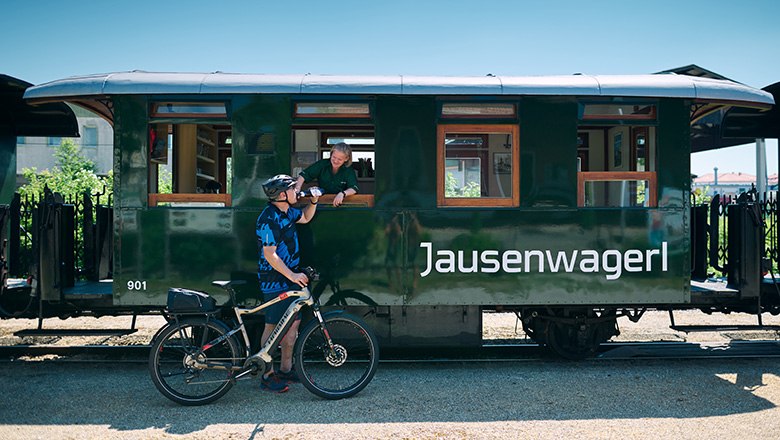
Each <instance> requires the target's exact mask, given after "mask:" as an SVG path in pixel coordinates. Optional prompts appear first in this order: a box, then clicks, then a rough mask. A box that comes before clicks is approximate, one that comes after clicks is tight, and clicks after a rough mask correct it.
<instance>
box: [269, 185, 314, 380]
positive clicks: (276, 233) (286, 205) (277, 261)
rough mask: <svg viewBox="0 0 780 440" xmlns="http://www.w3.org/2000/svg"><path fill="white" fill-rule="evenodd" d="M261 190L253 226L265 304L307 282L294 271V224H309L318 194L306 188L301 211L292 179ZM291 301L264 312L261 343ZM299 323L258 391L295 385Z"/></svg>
mask: <svg viewBox="0 0 780 440" xmlns="http://www.w3.org/2000/svg"><path fill="white" fill-rule="evenodd" d="M263 191H264V192H265V195H266V196H267V197H268V206H266V207H265V209H263V212H262V213H261V214H260V216H259V217H258V218H257V224H256V231H255V232H256V235H257V247H258V253H259V254H260V259H259V262H258V268H257V278H258V280H259V282H260V290H261V291H262V292H263V297H264V301H268V300H271V299H273V298H276V297H277V296H279V294H281V293H283V292H287V291H290V290H298V288H299V287H305V286H306V285H307V284H308V283H309V279H308V278H307V277H306V275H305V274H303V273H300V272H298V264H299V262H300V261H299V260H300V257H299V248H298V232H297V231H296V227H295V225H296V224H297V223H301V224H303V223H308V222H309V221H311V219H312V218H313V217H314V214H315V212H316V210H317V201H318V200H319V196H320V195H322V192H321V191H320V190H319V189H318V188H310V189H309V191H310V193H311V196H312V197H311V203H309V204H308V205H307V206H306V207H305V208H304V209H303V210H301V209H298V208H295V207H294V206H293V205H294V204H296V203H297V202H298V193H297V191H296V188H295V179H293V178H292V177H290V176H288V175H286V174H279V175H276V176H274V177H271V178H270V179H268V180H266V181H265V183H263ZM293 299H294V298H288V299H286V300H283V301H281V302H279V303H277V304H275V305H273V306H271V307H269V308H268V309H266V312H265V328H264V329H263V337H262V343H265V341H266V340H267V339H268V337H269V336H270V335H271V332H272V331H273V329H274V327H276V324H278V323H279V320H280V319H281V317H282V315H283V314H284V312H285V311H286V310H287V307H288V306H289V305H290V303H291V302H292V301H293ZM300 322H301V321H300V316H298V317H296V319H295V320H294V321H293V323H292V325H291V327H290V329H289V330H288V331H287V333H286V334H285V335H284V337H283V338H282V342H281V347H282V350H281V351H282V353H281V354H282V359H281V365H280V367H279V371H278V372H277V373H276V374H274V370H273V366H271V368H269V370H268V371H267V372H266V373H265V374H264V375H263V379H262V382H261V384H260V388H261V389H262V390H265V391H271V392H276V393H283V392H285V391H287V390H288V389H289V388H288V383H290V382H298V377H297V375H296V374H295V372H294V371H293V370H292V367H293V365H292V356H293V349H294V347H295V340H296V338H297V337H298V327H299V325H300Z"/></svg>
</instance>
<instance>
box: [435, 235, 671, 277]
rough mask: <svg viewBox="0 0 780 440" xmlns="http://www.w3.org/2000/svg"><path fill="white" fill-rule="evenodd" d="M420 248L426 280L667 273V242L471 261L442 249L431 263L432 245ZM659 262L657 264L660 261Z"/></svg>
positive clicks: (477, 255) (486, 255)
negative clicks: (483, 275)
mask: <svg viewBox="0 0 780 440" xmlns="http://www.w3.org/2000/svg"><path fill="white" fill-rule="evenodd" d="M420 247H421V248H423V249H425V250H426V253H427V256H426V259H425V261H426V267H425V270H424V271H422V272H420V276H422V277H425V276H428V274H430V273H431V271H433V270H436V272H438V273H456V272H460V273H498V272H499V271H503V272H506V273H521V272H531V271H533V270H537V271H539V272H560V271H563V272H567V273H571V272H574V271H580V272H582V273H599V272H603V273H604V274H605V277H606V278H607V279H608V280H610V281H612V280H617V279H618V278H620V277H621V276H622V275H623V272H624V271H625V272H650V271H652V270H653V268H654V267H655V268H658V265H659V264H660V270H661V271H663V272H666V270H667V253H666V248H667V244H666V242H663V243H661V248H660V249H645V250H641V249H628V250H626V251H619V250H617V249H608V250H604V251H596V250H592V249H584V250H573V251H551V250H549V249H547V250H524V251H520V250H516V249H510V250H506V251H503V252H499V251H497V250H484V251H471V256H470V257H471V258H467V257H468V255H467V253H466V252H464V251H452V250H449V249H441V250H437V251H436V257H435V260H434V255H433V243H430V242H422V243H420ZM659 260H660V261H659Z"/></svg>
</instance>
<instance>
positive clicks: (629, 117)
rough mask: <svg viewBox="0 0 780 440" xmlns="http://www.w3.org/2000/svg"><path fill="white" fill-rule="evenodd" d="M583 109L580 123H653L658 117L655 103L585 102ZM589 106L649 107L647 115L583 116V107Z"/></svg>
mask: <svg viewBox="0 0 780 440" xmlns="http://www.w3.org/2000/svg"><path fill="white" fill-rule="evenodd" d="M582 105H583V106H584V107H583V114H582V118H580V119H581V120H582V121H588V122H593V121H655V120H656V119H657V117H658V105H657V104H655V103H652V104H649V103H647V104H643V103H630V102H628V103H615V102H609V103H607V102H603V103H601V102H600V103H595V102H586V103H583V104H582ZM589 105H614V106H629V105H633V106H642V105H644V106H648V107H651V110H650V113H648V114H631V115H610V114H593V115H586V114H585V107H587V106H589Z"/></svg>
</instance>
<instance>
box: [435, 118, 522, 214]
mask: <svg viewBox="0 0 780 440" xmlns="http://www.w3.org/2000/svg"><path fill="white" fill-rule="evenodd" d="M436 131H437V136H436V157H437V160H436V204H437V206H439V207H508V208H511V207H518V206H520V143H519V142H520V126H519V125H517V124H439V125H438V127H437V130H436ZM495 133H505V134H510V135H511V136H512V196H511V197H473V198H472V197H445V196H444V182H445V167H444V164H445V161H446V154H447V152H446V147H445V145H444V140H445V139H446V136H447V134H495ZM491 166H492V164H491Z"/></svg>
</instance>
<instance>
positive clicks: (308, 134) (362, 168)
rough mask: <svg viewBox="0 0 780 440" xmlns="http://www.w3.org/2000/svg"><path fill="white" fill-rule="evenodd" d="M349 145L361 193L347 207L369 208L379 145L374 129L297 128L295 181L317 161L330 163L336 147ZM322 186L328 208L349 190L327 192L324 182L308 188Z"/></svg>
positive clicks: (352, 169) (351, 198)
mask: <svg viewBox="0 0 780 440" xmlns="http://www.w3.org/2000/svg"><path fill="white" fill-rule="evenodd" d="M342 142H343V143H345V144H347V145H349V146H350V149H351V150H352V165H351V167H350V168H351V171H352V172H353V173H354V176H355V178H356V180H357V185H358V192H357V194H355V195H351V196H349V197H347V198H346V199H345V200H344V203H343V205H342V206H344V207H349V206H353V207H367V206H373V204H374V196H373V194H374V187H375V166H376V157H375V154H374V153H375V145H374V142H375V140H374V130H373V128H371V127H365V126H356V127H351V128H350V127H345V128H331V127H327V126H320V127H316V128H314V127H305V128H296V129H294V130H293V143H294V148H293V154H292V164H291V167H290V168H291V170H292V175H293V176H294V177H296V178H297V177H298V176H299V175H300V173H301V172H302V171H303V170H305V169H307V168H308V167H310V166H312V165H314V164H315V163H316V162H317V161H321V160H327V159H330V151H331V149H332V148H333V146H334V145H336V144H338V143H342ZM311 185H318V186H321V187H323V189H324V190H325V192H326V195H325V196H324V199H323V201H324V202H325V203H323V205H322V206H323V207H327V205H328V202H329V200H330V198H331V197H333V196H334V195H335V193H336V192H338V190H341V189H344V190H345V189H347V188H336V189H334V188H330V190H329V189H328V188H326V186H325V185H323V184H322V183H321V182H314V181H311V182H309V183H307V184H306V185H305V186H304V188H305V187H307V186H311Z"/></svg>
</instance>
